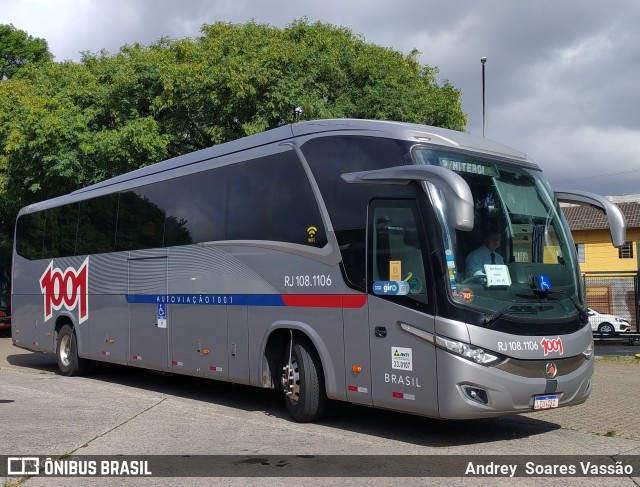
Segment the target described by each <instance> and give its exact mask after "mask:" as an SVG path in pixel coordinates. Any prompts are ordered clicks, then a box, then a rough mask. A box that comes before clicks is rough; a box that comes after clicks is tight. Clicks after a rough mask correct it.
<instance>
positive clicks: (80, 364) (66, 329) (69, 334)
mask: <svg viewBox="0 0 640 487" xmlns="http://www.w3.org/2000/svg"><path fill="white" fill-rule="evenodd" d="M56 357H57V358H58V368H59V369H60V372H61V373H62V374H63V375H68V376H73V375H83V374H85V373H86V372H87V370H88V368H89V361H88V360H86V359H83V358H80V357H78V345H77V342H76V335H75V333H74V332H73V328H71V326H69V325H64V326H63V327H62V328H61V329H60V332H58V341H57V344H56Z"/></svg>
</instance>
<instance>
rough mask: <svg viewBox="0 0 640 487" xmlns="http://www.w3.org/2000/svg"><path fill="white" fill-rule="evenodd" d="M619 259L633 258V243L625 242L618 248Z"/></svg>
mask: <svg viewBox="0 0 640 487" xmlns="http://www.w3.org/2000/svg"><path fill="white" fill-rule="evenodd" d="M618 258H619V259H633V243H632V242H625V243H624V245H623V246H622V247H620V248H619V249H618Z"/></svg>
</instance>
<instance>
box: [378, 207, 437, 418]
mask: <svg viewBox="0 0 640 487" xmlns="http://www.w3.org/2000/svg"><path fill="white" fill-rule="evenodd" d="M367 242H368V243H367V245H368V249H367V259H368V263H367V267H368V270H367V281H368V282H367V285H368V293H369V299H368V307H369V341H370V347H371V376H372V378H371V386H372V398H373V404H374V406H378V407H383V408H391V409H396V410H403V411H409V412H415V413H420V414H426V415H430V416H431V415H433V416H437V415H438V397H437V378H436V354H435V345H434V343H433V337H434V326H435V325H434V302H433V301H434V297H433V292H432V290H433V287H432V283H431V279H430V276H431V269H430V265H429V261H428V258H427V257H428V255H429V252H428V249H427V243H426V238H425V235H424V226H423V223H422V219H421V218H420V212H419V209H418V205H417V202H416V201H415V200H411V199H407V200H374V201H373V202H372V203H371V204H370V206H369V212H368V239H367Z"/></svg>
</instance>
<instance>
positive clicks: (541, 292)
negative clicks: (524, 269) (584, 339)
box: [531, 278, 589, 325]
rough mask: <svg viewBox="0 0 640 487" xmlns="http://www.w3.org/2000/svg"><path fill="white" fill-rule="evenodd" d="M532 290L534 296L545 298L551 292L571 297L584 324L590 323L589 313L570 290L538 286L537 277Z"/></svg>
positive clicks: (570, 299)
mask: <svg viewBox="0 0 640 487" xmlns="http://www.w3.org/2000/svg"><path fill="white" fill-rule="evenodd" d="M531 290H532V291H533V294H534V296H536V297H539V298H544V299H546V298H548V297H549V294H562V295H563V296H565V297H567V298H569V301H571V304H573V306H574V307H575V308H576V311H578V317H579V318H580V321H581V322H582V324H583V325H586V324H587V323H589V315H588V314H587V312H586V311H585V310H584V308H581V307H580V305H579V304H578V303H577V302H576V300H575V299H573V296H571V294H569V293H568V292H566V291H559V290H556V289H542V288H540V287H539V286H537V282H536V280H535V278H534V279H533V283H532V284H531Z"/></svg>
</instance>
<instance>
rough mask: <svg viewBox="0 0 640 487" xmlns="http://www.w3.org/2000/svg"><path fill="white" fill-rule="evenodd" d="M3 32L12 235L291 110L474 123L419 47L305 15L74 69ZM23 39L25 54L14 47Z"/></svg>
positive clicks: (0, 125)
mask: <svg viewBox="0 0 640 487" xmlns="http://www.w3.org/2000/svg"><path fill="white" fill-rule="evenodd" d="M0 27H1V28H0V49H4V50H3V51H1V53H2V56H3V59H4V64H3V65H2V68H0V69H2V70H4V71H0V73H3V75H4V76H6V77H7V78H10V79H8V80H4V81H1V82H0V234H3V235H6V236H8V235H12V227H13V224H14V219H15V214H16V213H17V211H18V209H19V208H20V207H21V206H24V205H26V204H29V203H32V202H34V201H39V200H42V199H46V198H50V197H54V196H57V195H61V194H64V193H67V192H69V191H72V190H74V189H77V188H79V187H82V186H85V185H88V184H92V183H95V182H98V181H101V180H104V179H106V178H109V177H112V176H115V175H118V174H121V173H124V172H127V171H130V170H133V169H136V168H139V167H142V166H145V165H148V164H151V163H153V162H157V161H160V160H163V159H166V158H168V157H172V156H178V155H180V154H184V153H186V152H191V151H194V150H197V149H200V148H204V147H209V146H211V145H214V144H219V143H222V142H226V141H229V140H233V139H237V138H239V137H243V136H245V135H250V134H254V133H257V132H261V131H263V130H266V129H270V128H274V127H278V126H281V125H283V124H286V123H290V122H294V121H295V120H296V116H295V109H296V107H300V108H302V110H303V113H302V116H301V117H300V119H301V120H308V119H317V118H334V117H335V118H341V117H349V118H371V119H387V120H400V121H408V122H416V123H426V124H429V125H437V126H441V127H447V128H451V129H455V130H464V128H465V125H466V115H465V114H464V113H463V111H462V106H461V101H460V91H459V90H457V89H456V88H454V87H453V86H452V85H451V84H450V83H448V82H444V83H442V84H439V83H438V81H437V79H436V76H437V74H438V71H437V69H435V68H432V67H429V66H422V65H420V63H419V62H418V52H417V51H413V52H411V53H410V54H409V55H404V54H402V53H400V52H397V51H394V50H392V49H389V48H384V47H380V46H376V45H373V44H367V43H366V42H365V41H364V40H363V39H362V38H360V37H358V36H356V35H354V34H353V33H352V32H351V30H349V29H347V28H342V27H336V26H333V25H327V24H321V23H314V24H310V23H309V22H308V21H307V20H306V19H303V20H300V21H295V22H293V23H292V24H290V25H289V26H287V27H286V28H285V29H278V28H275V27H272V26H269V25H266V24H259V23H255V22H250V23H247V24H242V25H235V24H229V23H223V22H219V23H216V24H213V25H204V26H203V27H202V33H201V36H199V37H197V38H195V39H181V40H170V39H166V38H165V39H160V40H159V41H157V42H156V43H154V44H153V45H151V46H148V47H144V46H141V45H138V44H134V45H127V46H124V47H122V48H121V49H120V51H119V52H118V53H117V54H115V55H111V54H109V53H107V52H105V51H103V52H100V53H90V52H85V53H84V54H83V57H82V61H81V62H80V63H73V62H64V63H53V62H35V61H38V60H40V61H47V60H50V54H49V53H48V51H47V50H46V42H44V41H42V40H41V39H33V38H31V37H29V36H27V35H26V33H24V32H22V31H17V30H16V29H15V28H13V26H0ZM16 36H17V37H19V38H20V39H22V41H21V42H22V44H20V42H17V44H16V41H11V42H13V44H10V43H9V42H8V41H7V39H9V38H11V39H13V38H14V37H16ZM9 45H11V46H15V45H21V46H24V47H25V48H26V47H29V49H30V50H25V51H20V52H19V51H18V50H17V49H16V48H10V49H9V50H11V49H12V50H13V52H14V57H13V58H8V57H6V55H5V53H6V52H8V51H7V50H6V46H9ZM37 46H40V50H38V49H36V47H37ZM16 53H17V57H16V55H15V54H16ZM31 53H32V54H31ZM38 53H39V54H38ZM7 59H10V62H9V61H7ZM16 59H19V61H16ZM31 61H33V62H31ZM18 68H19V71H18ZM5 238H9V237H5ZM2 245H3V244H2V242H1V241H0V250H1V248H2Z"/></svg>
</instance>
